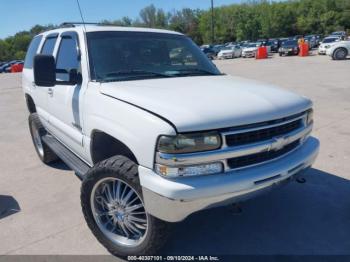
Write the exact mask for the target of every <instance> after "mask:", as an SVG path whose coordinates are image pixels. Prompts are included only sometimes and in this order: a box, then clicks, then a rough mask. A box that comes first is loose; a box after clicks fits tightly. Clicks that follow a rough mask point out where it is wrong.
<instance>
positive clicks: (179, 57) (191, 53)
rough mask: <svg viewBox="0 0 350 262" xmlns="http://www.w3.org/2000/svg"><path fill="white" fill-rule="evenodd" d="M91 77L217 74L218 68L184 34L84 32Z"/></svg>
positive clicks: (127, 78)
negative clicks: (85, 33)
mask: <svg viewBox="0 0 350 262" xmlns="http://www.w3.org/2000/svg"><path fill="white" fill-rule="evenodd" d="M87 40H88V46H89V59H90V70H91V78H92V80H97V81H101V82H105V81H127V80H139V79H149V78H164V77H176V76H177V77H184V76H191V75H219V74H220V72H219V70H218V69H217V68H216V67H215V66H214V64H213V63H212V62H211V61H210V60H209V59H208V58H207V57H206V56H205V54H203V52H201V50H200V49H199V48H198V47H197V46H196V45H195V44H194V43H193V42H192V40H190V39H189V38H188V37H186V36H183V35H176V34H164V33H150V32H113V31H112V32H109V31H108V32H90V33H88V34H87Z"/></svg>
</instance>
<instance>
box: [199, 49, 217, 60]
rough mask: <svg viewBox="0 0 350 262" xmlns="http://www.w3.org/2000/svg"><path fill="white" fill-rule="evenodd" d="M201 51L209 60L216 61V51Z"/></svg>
mask: <svg viewBox="0 0 350 262" xmlns="http://www.w3.org/2000/svg"><path fill="white" fill-rule="evenodd" d="M201 50H202V52H203V53H204V54H205V55H206V56H207V57H208V58H209V59H214V58H215V57H216V53H215V51H214V50H213V49H212V48H210V47H205V48H201Z"/></svg>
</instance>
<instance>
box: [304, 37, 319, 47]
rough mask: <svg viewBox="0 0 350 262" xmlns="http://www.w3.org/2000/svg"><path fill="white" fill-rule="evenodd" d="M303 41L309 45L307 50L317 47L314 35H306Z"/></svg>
mask: <svg viewBox="0 0 350 262" xmlns="http://www.w3.org/2000/svg"><path fill="white" fill-rule="evenodd" d="M304 39H305V42H306V43H308V44H309V49H312V48H315V47H317V42H316V36H315V35H307V36H305V37H304Z"/></svg>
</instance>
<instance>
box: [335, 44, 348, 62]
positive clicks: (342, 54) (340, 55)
mask: <svg viewBox="0 0 350 262" xmlns="http://www.w3.org/2000/svg"><path fill="white" fill-rule="evenodd" d="M347 56H348V50H347V49H346V48H343V47H339V48H337V49H335V50H334V52H333V55H332V58H333V60H344V59H346V57H347Z"/></svg>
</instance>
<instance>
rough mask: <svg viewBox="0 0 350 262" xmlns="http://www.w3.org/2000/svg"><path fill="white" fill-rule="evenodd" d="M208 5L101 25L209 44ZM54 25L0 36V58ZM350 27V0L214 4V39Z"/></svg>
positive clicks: (17, 55)
mask: <svg viewBox="0 0 350 262" xmlns="http://www.w3.org/2000/svg"><path fill="white" fill-rule="evenodd" d="M211 22H212V16H211V11H210V10H200V9H190V8H183V9H181V10H173V11H171V12H166V11H164V10H163V9H161V8H156V7H155V6H154V5H149V6H147V7H145V8H143V9H142V10H141V11H140V13H139V17H137V18H135V19H132V18H130V17H127V16H126V17H123V18H121V19H117V20H113V21H111V20H103V21H101V24H106V25H118V26H139V27H152V28H165V29H170V30H175V31H179V32H182V33H184V34H186V35H188V36H189V37H191V38H192V39H193V40H194V41H195V42H196V43H197V44H199V45H200V44H203V43H211V42H212V35H211ZM56 27H57V26H55V25H46V26H42V25H36V26H34V27H33V28H31V29H30V30H29V31H22V32H19V33H17V34H15V35H14V36H10V37H7V38H6V39H3V40H1V39H0V61H5V60H10V59H23V58H24V56H25V53H26V50H27V47H28V45H29V43H30V41H31V39H32V37H33V36H34V35H36V34H38V33H40V32H42V31H45V30H48V29H53V28H56ZM338 30H342V31H343V30H345V31H346V30H348V31H349V30H350V0H288V1H282V2H273V1H268V0H248V1H246V2H244V3H241V4H232V5H225V6H220V7H215V8H214V42H215V43H225V42H231V41H242V40H256V39H258V38H274V37H286V36H294V35H305V34H310V33H313V34H321V35H327V34H329V33H331V32H333V31H338Z"/></svg>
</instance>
